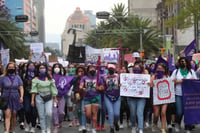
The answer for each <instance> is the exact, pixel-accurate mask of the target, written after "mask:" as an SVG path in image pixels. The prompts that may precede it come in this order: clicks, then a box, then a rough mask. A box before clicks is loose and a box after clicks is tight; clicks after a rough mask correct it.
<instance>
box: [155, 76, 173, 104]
mask: <svg viewBox="0 0 200 133" xmlns="http://www.w3.org/2000/svg"><path fill="white" fill-rule="evenodd" d="M153 83H154V88H153V105H160V104H166V103H174V102H175V92H174V82H173V81H172V79H171V78H164V79H158V80H154V81H153Z"/></svg>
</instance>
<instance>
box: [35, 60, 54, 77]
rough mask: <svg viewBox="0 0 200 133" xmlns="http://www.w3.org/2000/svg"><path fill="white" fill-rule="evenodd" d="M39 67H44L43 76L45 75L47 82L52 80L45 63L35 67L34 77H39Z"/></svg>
mask: <svg viewBox="0 0 200 133" xmlns="http://www.w3.org/2000/svg"><path fill="white" fill-rule="evenodd" d="M40 66H44V67H45V69H46V72H45V74H46V76H47V78H48V80H52V78H51V76H50V75H49V74H48V67H47V65H46V64H45V63H41V64H39V65H37V66H36V70H35V77H39V68H40Z"/></svg>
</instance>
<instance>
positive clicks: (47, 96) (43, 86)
mask: <svg viewBox="0 0 200 133" xmlns="http://www.w3.org/2000/svg"><path fill="white" fill-rule="evenodd" d="M47 70H48V69H47V66H46V64H40V65H38V67H37V69H36V75H35V78H34V79H33V80H32V89H31V91H30V93H32V97H31V106H33V107H34V106H35V104H36V107H37V110H38V114H39V118H40V124H41V129H42V130H41V132H42V133H51V122H52V110H53V109H52V107H53V101H54V102H56V103H58V101H57V98H56V96H57V94H58V91H57V89H56V86H55V80H54V79H52V78H51V77H50V76H49V74H48V71H47Z"/></svg>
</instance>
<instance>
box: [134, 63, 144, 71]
mask: <svg viewBox="0 0 200 133" xmlns="http://www.w3.org/2000/svg"><path fill="white" fill-rule="evenodd" d="M140 63H141V62H135V64H134V66H133V68H134V67H135V66H136V65H138V66H139V67H140V70H141V72H142V73H143V72H144V67H143V65H141V64H140Z"/></svg>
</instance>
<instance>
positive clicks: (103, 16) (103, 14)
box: [96, 11, 110, 19]
mask: <svg viewBox="0 0 200 133" xmlns="http://www.w3.org/2000/svg"><path fill="white" fill-rule="evenodd" d="M109 16H110V13H109V12H106V11H103V12H97V13H96V17H97V18H98V19H109Z"/></svg>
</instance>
